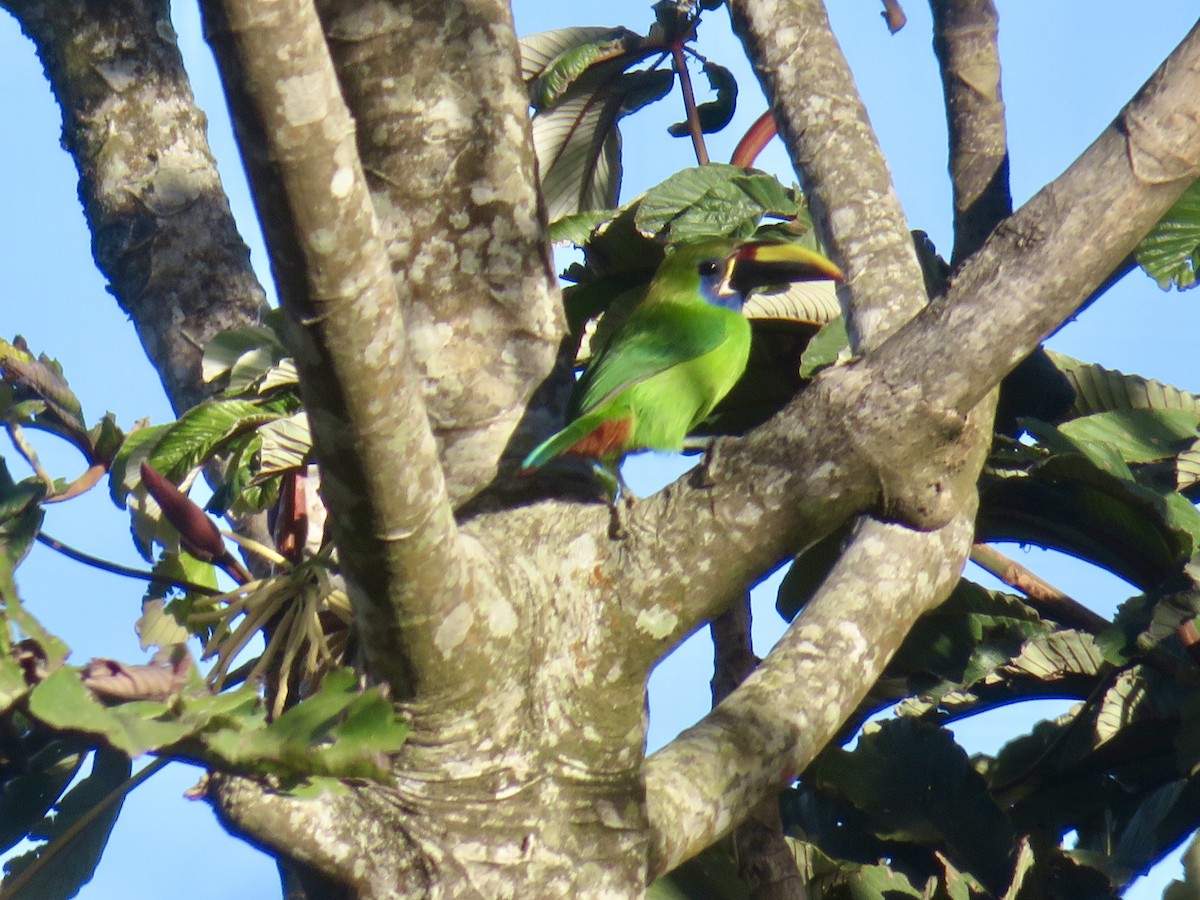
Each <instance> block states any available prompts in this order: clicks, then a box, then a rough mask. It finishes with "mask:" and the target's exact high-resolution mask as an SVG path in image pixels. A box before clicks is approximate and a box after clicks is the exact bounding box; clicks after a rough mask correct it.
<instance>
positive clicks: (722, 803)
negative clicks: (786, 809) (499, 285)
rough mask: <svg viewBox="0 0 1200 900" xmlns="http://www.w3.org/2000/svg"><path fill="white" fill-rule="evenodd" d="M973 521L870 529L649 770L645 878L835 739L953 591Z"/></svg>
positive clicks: (716, 833)
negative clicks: (742, 677) (745, 671)
mask: <svg viewBox="0 0 1200 900" xmlns="http://www.w3.org/2000/svg"><path fill="white" fill-rule="evenodd" d="M973 512H974V509H973V506H969V507H968V508H967V510H965V511H964V513H963V514H962V515H960V516H959V517H958V518H956V519H955V520H954V521H953V522H952V523H951V524H950V525H948V526H947V527H946V528H944V529H941V530H939V531H935V532H929V533H919V532H914V531H911V530H909V529H906V528H903V527H900V526H896V525H884V524H881V523H879V522H874V521H865V522H864V523H863V524H862V525H861V526H860V527H859V531H858V532H857V534H856V536H855V539H854V540H852V542H851V545H850V547H848V548H847V550H846V552H845V553H844V554H843V556H842V557H841V559H840V560H839V561H838V563H837V564H836V565H835V566H834V569H833V571H832V572H830V574H829V577H828V578H827V579H826V580H825V583H824V584H823V585H822V586H821V588H820V590H819V591H818V592H817V594H816V596H815V597H814V598H813V599H812V601H810V602H809V604H808V605H807V606H806V607H805V608H804V611H803V612H802V613H801V614H800V615H799V616H798V617H797V618H796V621H795V622H793V623H792V626H791V627H790V628H789V629H788V631H787V633H786V634H785V635H784V637H783V638H782V639H781V640H780V642H779V644H777V645H776V647H775V649H774V650H773V651H772V652H771V654H770V655H769V656H768V657H767V659H766V660H764V661H763V664H762V665H760V666H759V667H758V669H757V670H755V672H754V673H753V674H752V675H751V676H750V677H749V678H747V679H746V681H745V682H744V683H743V684H742V686H741V687H740V688H739V689H738V690H737V691H735V692H734V693H733V694H732V695H730V696H729V697H728V698H727V699H726V700H725V701H724V702H722V703H721V704H720V705H719V706H718V707H717V708H716V709H714V710H713V711H712V712H711V713H710V714H709V715H708V716H706V717H705V718H704V719H703V720H702V721H701V722H700V723H699V724H697V725H695V726H693V727H692V728H689V729H688V730H687V731H685V732H684V733H683V734H681V735H680V736H679V737H678V738H677V739H676V740H675V741H673V742H672V743H671V744H670V745H668V746H667V747H665V748H664V749H662V750H660V751H659V752H658V753H655V754H654V755H653V756H651V757H650V758H649V760H647V763H646V804H647V810H648V815H649V819H650V827H651V830H652V834H653V844H652V847H651V865H650V871H651V874H652V876H653V875H658V874H661V873H663V872H665V871H668V870H670V869H671V868H673V867H674V866H676V865H678V864H679V863H681V862H683V861H684V860H685V859H687V858H689V857H690V856H692V855H693V854H695V853H698V852H699V851H700V850H702V849H704V848H705V847H707V846H708V845H709V844H711V843H712V842H713V841H715V840H716V839H717V838H719V837H720V836H721V835H723V834H725V833H726V832H727V831H729V829H730V828H732V827H733V826H734V825H735V824H736V823H737V822H738V820H739V819H740V818H741V817H742V816H744V815H745V814H746V811H747V810H749V809H751V808H753V806H754V805H755V804H756V803H758V802H759V801H760V800H761V799H762V798H763V797H764V796H766V795H767V794H768V793H771V792H773V791H777V790H779V789H781V788H782V787H784V786H785V785H786V784H788V782H790V781H791V780H792V779H793V778H794V777H795V776H796V774H797V773H799V772H800V771H802V770H803V769H804V767H805V766H806V765H808V763H809V762H810V761H811V760H812V759H813V757H814V756H816V754H817V753H818V752H819V751H820V750H821V749H822V748H823V747H824V746H825V745H826V744H827V743H828V742H829V741H830V740H831V739H832V738H833V737H834V735H835V734H837V731H838V729H839V728H840V726H841V724H842V720H843V718H844V716H845V713H846V712H847V711H849V710H853V709H854V708H855V707H856V706H857V705H858V703H859V702H860V701H861V700H862V698H863V697H864V696H865V694H866V692H867V690H868V689H869V688H870V686H871V685H872V684H874V682H875V681H876V679H877V678H878V677H879V675H880V674H881V673H882V671H883V668H884V666H885V665H886V664H887V661H888V660H889V659H891V657H892V654H893V653H894V652H895V651H896V649H897V647H899V645H900V642H901V641H902V640H903V638H904V635H905V634H907V632H908V628H909V627H910V626H911V625H912V623H913V622H915V621H916V620H917V618H918V617H919V616H921V615H922V614H923V613H924V612H926V611H927V610H928V609H930V608H931V607H932V606H934V605H936V604H937V603H939V602H940V601H941V599H942V598H943V597H944V596H945V594H946V592H947V591H949V590H950V588H951V587H952V586H953V585H954V582H955V581H956V580H957V578H958V572H959V569H960V568H961V566H962V563H963V561H964V560H965V559H966V555H967V550H968V548H969V547H970V542H971V536H972V533H973V531H974V525H973V519H974V516H973ZM947 559H952V560H953V561H954V565H949V566H948V565H946V564H945V562H946V560H947ZM929 572H934V573H937V574H936V576H935V577H927V576H926V573H929ZM781 700H782V702H781Z"/></svg>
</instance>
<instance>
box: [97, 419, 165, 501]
mask: <svg viewBox="0 0 1200 900" xmlns="http://www.w3.org/2000/svg"><path fill="white" fill-rule="evenodd" d="M168 427H169V426H167V425H149V426H146V427H143V428H138V429H136V430H134V431H131V432H130V433H129V434H127V435H126V436H125V441H124V443H122V444H121V449H120V450H118V451H117V455H116V456H115V457H114V458H113V461H112V465H111V466H110V467H109V470H108V495H109V496H110V497H111V498H112V501H113V503H115V504H116V505H117V506H119V507H120V508H121V509H124V508H125V501H126V499H127V498H128V496H129V492H130V491H132V490H133V489H134V488H135V487H137V486H138V485H139V484H141V481H142V476H141V475H139V474H138V469H139V468H140V467H141V465H142V463H143V462H145V461H146V460H147V459H148V458H149V456H150V452H151V451H152V450H153V449H154V445H155V444H156V443H157V442H158V441H160V440H161V439H162V436H163V435H164V434H166V432H167V428H168Z"/></svg>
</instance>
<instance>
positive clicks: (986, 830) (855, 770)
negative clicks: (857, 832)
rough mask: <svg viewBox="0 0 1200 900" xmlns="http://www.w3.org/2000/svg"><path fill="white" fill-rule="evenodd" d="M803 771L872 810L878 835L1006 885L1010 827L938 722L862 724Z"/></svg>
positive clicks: (996, 889)
mask: <svg viewBox="0 0 1200 900" xmlns="http://www.w3.org/2000/svg"><path fill="white" fill-rule="evenodd" d="M806 777H810V778H812V779H813V780H814V783H815V784H816V785H817V789H818V790H819V791H822V792H830V793H832V794H833V795H835V796H842V797H845V798H846V799H847V800H848V801H849V802H850V803H852V804H853V805H854V807H855V808H857V809H859V810H862V811H864V812H867V813H869V814H870V815H872V816H873V817H874V820H875V822H876V828H877V833H878V834H879V835H880V836H881V837H884V838H886V839H887V840H890V841H899V842H903V843H908V844H916V845H918V846H926V847H931V848H934V849H938V850H940V851H941V852H943V853H945V855H946V856H947V857H948V858H949V859H950V860H951V861H952V862H953V863H954V865H955V866H956V867H957V868H959V869H961V870H963V871H966V872H970V873H971V874H972V875H973V876H974V877H976V878H977V879H979V881H981V882H982V883H983V884H984V885H986V886H987V887H988V889H989V890H990V891H991V892H993V893H995V894H999V893H1001V892H1002V891H1003V889H1004V888H1005V887H1006V886H1007V885H1008V883H1009V880H1010V877H1011V864H1010V859H1011V854H1012V853H1013V851H1014V850H1015V848H1016V833H1015V832H1014V830H1013V827H1012V825H1011V824H1010V822H1009V820H1008V818H1007V817H1006V816H1005V815H1004V813H1003V812H1001V811H1000V809H999V807H997V806H996V803H995V801H994V800H993V799H992V796H991V794H990V793H989V791H988V789H987V786H986V785H985V783H984V781H983V779H982V778H981V777H980V775H979V774H978V773H977V772H976V771H975V769H974V768H973V767H972V766H971V762H970V760H969V759H968V758H967V754H966V752H965V751H964V750H963V749H962V748H961V747H959V746H958V745H957V744H956V743H955V742H954V738H953V737H952V736H951V734H950V733H949V732H948V731H946V730H945V729H943V728H937V727H935V726H931V725H926V724H923V723H919V722H916V721H914V720H912V719H893V720H890V721H886V722H883V723H881V724H880V725H878V726H867V728H866V729H864V731H863V734H862V736H861V737H860V738H859V741H858V746H857V747H856V748H855V750H853V751H852V752H847V751H845V750H833V751H827V752H826V753H823V754H822V755H821V757H820V758H819V759H818V760H817V761H816V762H815V763H814V764H813V766H812V767H810V769H809V771H808V773H807V776H806ZM963 810H970V811H971V814H970V815H969V816H964V815H963V814H962V812H963Z"/></svg>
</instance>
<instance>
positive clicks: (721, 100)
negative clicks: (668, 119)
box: [667, 62, 738, 137]
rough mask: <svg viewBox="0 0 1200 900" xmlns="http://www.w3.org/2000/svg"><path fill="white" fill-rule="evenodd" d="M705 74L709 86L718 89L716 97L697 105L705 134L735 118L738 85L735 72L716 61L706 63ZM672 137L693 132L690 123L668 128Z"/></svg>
mask: <svg viewBox="0 0 1200 900" xmlns="http://www.w3.org/2000/svg"><path fill="white" fill-rule="evenodd" d="M704 74H705V75H706V76H707V77H708V86H709V87H710V88H712V89H713V90H714V91H716V93H717V96H716V99H714V100H710V101H708V102H707V103H701V104H699V105H698V106H697V107H696V115H697V116H698V117H699V119H700V130H701V132H703V133H704V134H712V133H714V132H717V131H720V130H721V129H722V128H724V127H725V126H726V125H728V124H729V123H730V121H731V120H732V119H733V114H734V113H735V112H736V111H737V95H738V85H737V79H736V78H734V76H733V73H732V72H730V71H729V70H728V69H727V68H725V67H724V66H722V65H718V64H717V63H715V62H705V63H704ZM667 131H668V133H670V135H671V136H672V137H687V136H688V135H689V134H690V133H691V129H690V128H689V127H688V123H687V122H686V121H684V122H676V123H675V124H674V125H672V126H670V127H669V128H668V129H667Z"/></svg>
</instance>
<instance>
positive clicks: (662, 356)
mask: <svg viewBox="0 0 1200 900" xmlns="http://www.w3.org/2000/svg"><path fill="white" fill-rule="evenodd" d="M736 315H738V313H735V312H731V311H729V310H723V309H718V308H715V307H710V306H704V305H698V304H687V305H682V304H676V303H655V304H653V305H649V306H647V305H643V306H641V307H639V308H638V309H637V310H635V311H634V312H633V314H631V315H630V317H629V319H628V320H627V321H626V322H625V324H624V325H623V326H622V327H621V329H620V331H618V332H617V333H616V334H614V335H613V337H612V340H610V341H609V342H608V344H606V345H605V347H604V350H603V351H602V352H601V354H600V356H599V357H598V358H597V359H596V361H595V362H594V363H593V364H592V365H591V366H589V367H588V369H587V371H585V372H584V373H583V376H582V377H581V378H580V379H579V383H578V384H577V385H576V386H575V393H574V395H573V397H572V403H571V414H572V416H579V415H583V414H586V413H588V412H590V411H591V410H593V409H596V408H597V407H600V406H602V405H604V404H605V403H607V402H608V401H609V400H611V399H612V398H614V397H616V396H618V395H619V394H620V393H621V392H622V391H625V390H628V389H629V388H631V387H633V386H634V385H635V384H639V383H640V382H643V381H645V380H646V379H648V378H652V377H654V376H655V375H657V374H659V373H660V372H665V371H666V370H667V369H669V368H671V367H672V366H677V365H680V364H681V363H686V362H689V361H691V360H693V359H696V358H697V357H700V356H703V355H704V354H706V353H709V352H710V351H712V350H715V349H716V348H717V347H719V346H720V345H721V342H722V341H724V340H725V338H726V328H725V320H726V318H727V317H729V316H736Z"/></svg>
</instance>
